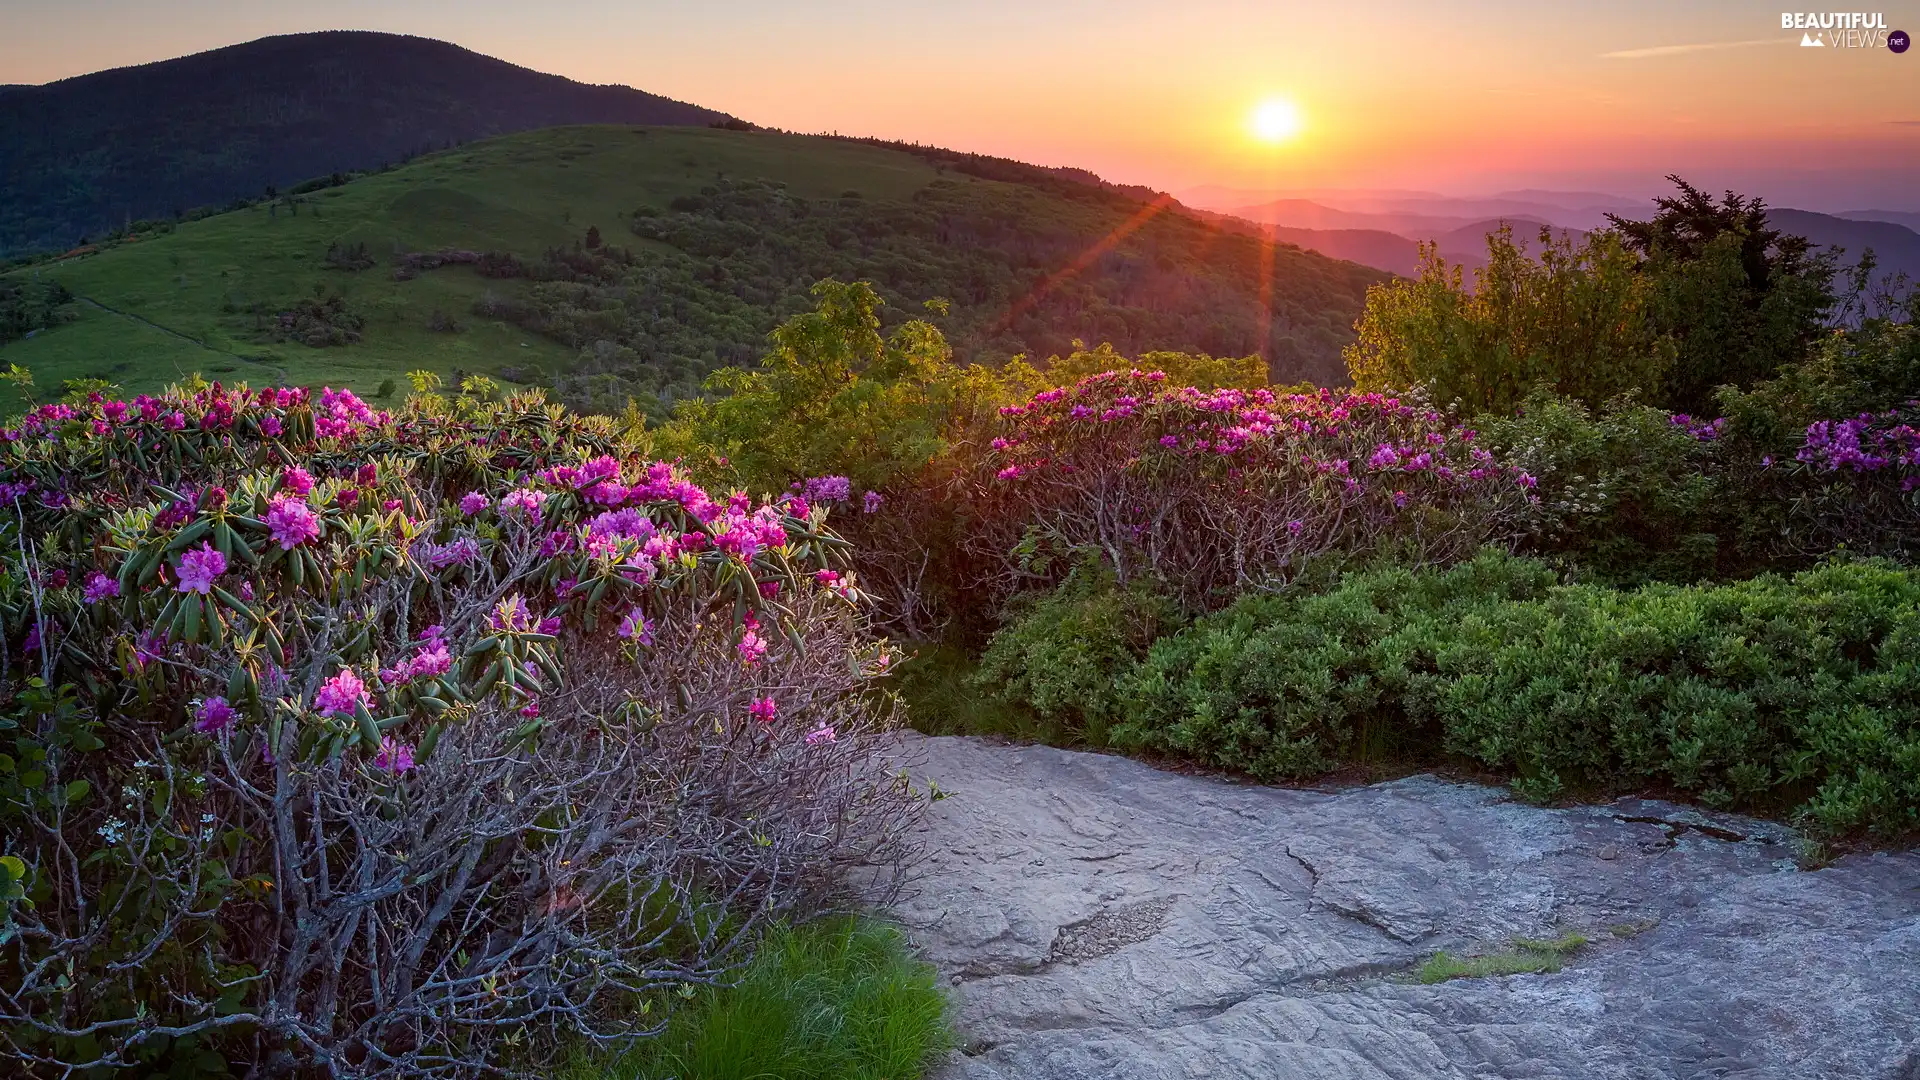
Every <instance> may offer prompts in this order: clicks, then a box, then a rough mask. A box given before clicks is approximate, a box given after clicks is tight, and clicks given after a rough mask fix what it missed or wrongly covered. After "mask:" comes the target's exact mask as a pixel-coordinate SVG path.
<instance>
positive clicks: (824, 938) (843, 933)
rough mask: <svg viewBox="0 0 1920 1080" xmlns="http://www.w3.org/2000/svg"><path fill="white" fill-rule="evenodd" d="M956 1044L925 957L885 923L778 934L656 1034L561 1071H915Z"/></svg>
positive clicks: (833, 924) (674, 1074)
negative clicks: (728, 981)
mask: <svg viewBox="0 0 1920 1080" xmlns="http://www.w3.org/2000/svg"><path fill="white" fill-rule="evenodd" d="M951 1045H952V1033H951V1030H950V1029H949V1028H948V1026H947V1015H946V998H945V995H944V994H942V992H941V990H940V985H939V979H938V974H937V972H935V971H934V968H933V966H932V965H931V964H928V963H925V962H924V961H921V960H918V959H915V958H914V957H913V955H912V954H911V953H910V952H909V951H908V949H907V944H906V939H905V937H904V936H903V935H902V934H901V933H900V932H899V931H898V930H896V929H894V928H893V927H891V926H888V925H886V924H884V923H877V922H872V921H867V920H859V919H837V920H829V921H823V922H818V923H812V924H809V925H806V926H803V927H800V928H798V929H791V930H779V931H775V932H774V933H772V934H771V935H769V936H768V938H767V939H766V940H765V941H763V942H762V943H761V946H760V948H759V949H758V951H757V952H756V953H755V955H754V960H753V962H752V963H751V964H749V965H748V966H747V968H746V969H745V971H743V972H742V973H741V976H740V979H739V981H738V982H736V983H734V984H732V985H730V986H724V987H715V988H711V989H708V990H704V991H700V992H698V993H697V994H695V995H694V996H693V997H692V998H690V999H685V1000H684V1003H682V1004H680V1005H679V1006H678V1007H677V1008H676V1009H675V1011H674V1013H673V1015H672V1018H671V1019H670V1020H669V1022H668V1025H667V1029H666V1031H665V1032H664V1033H662V1034H661V1035H660V1036H659V1037H658V1038H655V1039H649V1040H646V1041H644V1042H641V1043H639V1044H637V1045H636V1046H635V1047H634V1048H633V1049H632V1050H630V1051H628V1052H627V1053H625V1054H620V1055H611V1056H609V1055H602V1054H583V1055H582V1056H581V1057H580V1058H579V1059H578V1060H576V1061H575V1062H574V1063H573V1065H572V1067H571V1068H570V1069H568V1070H567V1072H566V1073H565V1074H564V1075H565V1077H566V1080H669V1078H671V1080H766V1078H771V1077H779V1078H781V1080H912V1078H914V1077H918V1076H920V1075H921V1073H922V1071H923V1070H924V1069H925V1068H926V1067H927V1066H929V1065H930V1064H932V1062H933V1060H934V1059H935V1058H936V1057H937V1056H938V1055H940V1054H941V1053H943V1052H945V1051H946V1050H947V1049H948V1048H949V1047H950V1046H951Z"/></svg>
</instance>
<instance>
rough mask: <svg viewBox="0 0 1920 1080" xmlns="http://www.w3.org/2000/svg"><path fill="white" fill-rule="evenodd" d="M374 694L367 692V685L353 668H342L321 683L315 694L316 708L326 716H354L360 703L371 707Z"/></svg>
mask: <svg viewBox="0 0 1920 1080" xmlns="http://www.w3.org/2000/svg"><path fill="white" fill-rule="evenodd" d="M372 704H373V695H372V694H370V693H368V692H367V685H366V684H365V683H363V682H361V681H360V676H358V675H355V674H354V673H353V669H352V668H341V669H340V673H339V674H337V675H335V676H334V677H333V678H331V679H328V680H327V681H326V682H323V683H321V684H320V689H319V690H318V691H317V692H316V693H315V694H314V695H313V707H314V710H315V711H317V712H319V713H321V714H323V715H326V716H352V715H353V714H354V708H355V706H358V705H366V706H369V707H371V706H372Z"/></svg>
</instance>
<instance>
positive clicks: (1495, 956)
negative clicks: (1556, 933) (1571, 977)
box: [1415, 934, 1587, 985]
mask: <svg viewBox="0 0 1920 1080" xmlns="http://www.w3.org/2000/svg"><path fill="white" fill-rule="evenodd" d="M1586 946H1587V937H1586V935H1585V934H1562V935H1561V936H1560V937H1557V938H1554V939H1553V940H1552V941H1536V940H1533V939H1531V938H1514V939H1513V948H1511V949H1505V950H1502V951H1500V952H1496V953H1488V954H1486V955H1484V956H1451V955H1449V954H1447V953H1443V952H1439V953H1434V954H1433V958H1432V959H1430V960H1428V961H1427V962H1426V963H1424V964H1422V965H1420V970H1419V972H1418V973H1417V975H1416V976H1415V977H1416V978H1417V979H1418V980H1419V981H1420V982H1423V983H1426V984H1428V985H1432V984H1433V983H1443V982H1447V981H1449V980H1451V979H1489V978H1495V977H1497V976H1501V975H1538V974H1542V973H1550V972H1555V971H1559V970H1560V968H1561V965H1562V964H1563V963H1564V962H1565V961H1566V958H1567V957H1569V956H1572V955H1573V954H1574V953H1576V952H1579V951H1580V950H1581V949H1584V948H1586Z"/></svg>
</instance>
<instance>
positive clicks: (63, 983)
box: [0, 384, 913, 1076]
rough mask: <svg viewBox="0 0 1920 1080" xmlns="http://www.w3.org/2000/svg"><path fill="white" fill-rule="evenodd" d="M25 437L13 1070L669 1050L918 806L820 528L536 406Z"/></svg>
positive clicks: (470, 404) (6, 802)
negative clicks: (883, 747) (550, 1042)
mask: <svg viewBox="0 0 1920 1080" xmlns="http://www.w3.org/2000/svg"><path fill="white" fill-rule="evenodd" d="M5 438H6V442H5V445H4V456H3V457H0V485H3V486H0V513H3V514H4V519H5V520H4V523H0V530H3V531H0V539H3V540H4V546H5V549H6V551H7V552H8V555H7V565H6V570H5V574H4V577H0V605H4V607H3V609H0V620H3V621H4V627H5V630H6V649H5V651H4V657H3V658H0V680H4V684H5V686H6V688H7V691H8V694H9V696H10V697H11V698H12V701H13V704H12V706H11V707H10V710H9V711H8V712H7V713H6V717H5V719H4V720H0V723H4V724H5V725H7V726H8V727H10V728H11V731H10V734H11V735H12V737H13V738H12V740H11V745H8V746H7V747H6V748H5V749H6V751H7V752H6V753H5V755H4V756H0V815H3V816H4V821H5V827H6V834H5V836H6V839H5V843H6V851H5V857H4V858H3V859H0V905H3V906H0V917H3V918H4V924H3V925H0V1033H3V1036H0V1037H4V1038H5V1040H6V1041H7V1044H8V1052H9V1054H11V1055H13V1056H14V1057H15V1059H16V1060H23V1061H31V1062H39V1063H40V1066H39V1067H40V1068H44V1069H45V1070H47V1071H48V1072H49V1073H50V1074H57V1073H60V1072H61V1071H63V1070H64V1069H65V1068H66V1067H68V1066H80V1067H87V1066H113V1065H129V1064H130V1065H139V1066H142V1067H151V1068H156V1069H158V1068H160V1067H162V1066H164V1065H166V1064H167V1063H168V1062H170V1061H174V1060H177V1059H179V1058H180V1057H181V1056H182V1055H206V1054H210V1053H211V1054H217V1055H219V1056H220V1057H221V1058H223V1059H224V1060H225V1062H226V1064H227V1067H229V1068H231V1069H233V1070H234V1071H236V1072H238V1071H244V1070H248V1069H253V1070H258V1071H259V1074H261V1075H268V1074H282V1073H293V1072H307V1071H313V1072H321V1073H326V1074H330V1075H342V1076H347V1075H352V1076H363V1075H365V1076H371V1075H385V1074H397V1073H406V1074H408V1075H423V1076H424V1075H442V1074H445V1075H456V1074H466V1073H470V1072H472V1071H474V1070H476V1069H502V1068H505V1065H504V1064H503V1063H504V1062H505V1061H507V1060H515V1061H528V1060H537V1053H536V1052H537V1050H538V1049H539V1047H540V1046H542V1045H545V1044H544V1043H543V1042H542V1039H543V1034H542V1033H546V1032H552V1031H556V1030H567V1031H572V1032H577V1033H581V1034H584V1035H586V1036H588V1037H590V1038H595V1039H615V1038H622V1037H630V1036H634V1035H637V1034H644V1033H646V1032H648V1031H651V1030H653V1029H654V1028H655V1027H657V1025H658V1024H659V1023H660V1022H661V1020H662V1012H663V1011H664V1010H663V1009H660V1008H655V1007H654V1001H655V998H656V997H657V995H659V994H660V993H662V992H663V991H665V990H668V989H671V988H673V987H675V986H685V985H688V984H692V983H702V982H710V981H713V980H716V979H719V978H723V977H724V976H725V973H726V972H727V971H728V970H729V969H730V968H731V966H732V965H734V964H735V963H737V962H739V961H740V960H741V959H743V957H742V956H741V951H742V948H743V947H744V945H745V944H746V943H747V942H748V941H749V940H750V939H751V938H752V937H753V935H754V934H755V933H756V931H757V930H758V928H759V926H760V925H761V923H762V922H763V921H764V920H766V919H768V918H773V917H778V916H780V915H782V914H783V913H786V912H789V911H792V910H794V909H795V908H796V907H797V906H800V905H808V904H813V903H817V902H820V901H821V900H823V899H824V898H826V897H827V896H829V895H830V894H831V892H832V891H833V890H834V889H835V888H836V887H837V883H838V880H839V873H840V871H841V870H842V869H844V868H846V867H848V866H850V865H852V864H854V863H861V864H871V863H874V862H876V861H877V862H879V863H880V864H882V865H885V864H886V862H887V860H888V858H889V855H890V853H891V851H892V844H893V842H894V838H895V837H896V835H897V826H898V825H899V824H900V822H901V821H902V820H903V818H904V816H905V815H906V814H908V813H909V812H910V810H911V808H912V806H913V800H912V796H911V793H910V792H908V791H907V790H906V789H905V788H904V786H903V785H902V784H900V783H899V782H898V781H896V780H895V779H893V778H892V777H891V776H890V775H889V773H888V770H887V769H886V768H885V767H883V766H882V764H881V763H880V759H879V758H878V757H877V756H876V749H877V744H876V736H877V735H878V734H879V733H881V732H882V731H884V730H885V729H886V728H887V727H888V726H889V724H890V722H891V713H890V711H889V706H888V704H887V702H888V700H889V699H888V698H886V697H885V696H884V695H882V694H880V693H877V692H875V690H874V689H873V687H872V686H871V685H870V683H871V680H873V679H874V678H876V677H878V676H879V675H881V674H882V673H884V671H885V670H886V668H887V667H888V664H889V660H890V657H889V653H888V651H887V646H886V644H885V643H884V642H882V641H877V640H874V639H872V638H871V636H870V635H869V634H868V633H867V631H866V629H865V626H866V624H865V621H864V616H863V614H862V611H861V608H860V602H861V599H862V597H861V593H860V591H859V589H858V588H857V584H856V580H855V578H854V576H853V574H852V573H851V571H850V570H849V569H848V567H847V563H848V558H847V556H848V552H847V546H846V544H845V543H844V542H843V541H841V540H840V539H839V538H837V537H836V536H835V535H834V534H833V533H832V532H830V531H829V530H828V529H827V528H826V525H825V510H824V508H823V507H821V506H819V505H816V504H814V503H810V502H809V501H808V499H807V498H805V497H804V496H793V497H784V498H782V499H781V500H780V501H778V502H762V503H758V504H756V503H753V502H750V501H749V500H748V499H747V498H746V497H745V496H743V495H732V496H727V495H721V494H717V493H710V492H708V491H705V490H702V489H701V488H700V487H698V486H696V485H695V484H693V483H691V482H690V481H688V480H687V479H686V478H685V477H684V476H683V475H682V474H681V473H679V472H678V471H677V470H676V468H675V467H673V466H671V465H668V464H662V463H657V462H655V463H649V462H646V461H644V460H643V459H641V458H640V457H638V456H637V455H636V454H635V453H634V451H633V448H632V447H631V446H629V445H627V444H626V443H625V442H624V441H623V438H624V437H623V435H622V434H621V430H620V428H619V427H618V426H617V425H616V424H615V423H614V422H612V421H609V420H606V419H604V418H593V417H582V416H577V415H571V414H568V413H567V412H565V411H564V410H562V409H559V408H556V407H548V406H545V405H544V404H542V402H541V401H540V400H539V399H538V397H537V396H528V395H522V396H519V397H515V398H511V399H509V400H508V401H506V402H505V403H499V404H489V403H484V402H479V401H475V400H471V399H465V398H457V399H455V400H453V401H452V402H447V401H442V400H441V399H438V398H430V397H429V398H416V399H415V400H414V401H413V402H410V403H409V405H408V406H407V407H406V408H405V409H404V410H402V411H400V412H398V413H389V412H384V411H375V410H373V409H371V408H370V407H369V406H368V405H366V404H365V403H363V402H361V401H359V400H358V399H356V398H355V397H354V396H353V395H352V394H350V393H346V392H333V391H327V392H324V393H321V394H318V395H314V396H309V395H308V394H307V393H306V392H304V391H297V390H296V391H287V390H265V391H259V392H249V391H247V390H245V389H227V388H223V387H221V386H219V385H218V384H214V385H211V386H208V385H204V384H199V385H195V386H193V387H189V388H186V389H177V390H175V391H171V392H169V393H168V394H166V395H165V396H162V397H158V398H153V397H144V396H143V397H140V398H137V399H135V400H134V401H131V402H123V401H116V400H110V399H106V398H103V397H101V396H100V395H97V394H96V395H93V396H92V397H89V398H86V399H84V400H80V401H75V402H71V403H68V404H61V405H53V406H45V407H42V408H40V409H37V410H35V411H34V412H33V413H31V414H29V416H28V417H27V418H26V419H25V420H24V422H23V423H22V424H21V425H20V426H19V427H18V428H16V429H12V430H8V431H6V432H5ZM502 1040H506V1041H508V1042H511V1043H512V1044H513V1047H512V1052H511V1053H510V1054H508V1053H505V1052H504V1051H505V1049H506V1048H503V1047H502V1046H501V1042H502Z"/></svg>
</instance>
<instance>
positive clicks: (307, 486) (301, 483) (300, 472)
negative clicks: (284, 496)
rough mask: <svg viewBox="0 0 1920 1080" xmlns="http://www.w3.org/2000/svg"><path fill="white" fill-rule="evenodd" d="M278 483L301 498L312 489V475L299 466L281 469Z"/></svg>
mask: <svg viewBox="0 0 1920 1080" xmlns="http://www.w3.org/2000/svg"><path fill="white" fill-rule="evenodd" d="M280 483H281V486H283V487H285V488H286V489H287V490H288V491H291V492H293V493H294V494H295V495H298V496H300V497H301V498H306V496H307V493H308V492H311V491H312V490H313V476H312V475H311V474H309V473H308V472H307V470H305V469H302V468H300V467H299V466H294V467H292V468H289V469H286V470H283V471H282V472H281V473H280Z"/></svg>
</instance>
